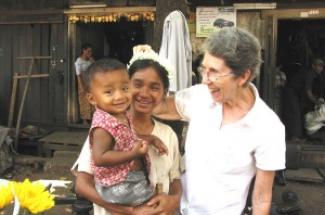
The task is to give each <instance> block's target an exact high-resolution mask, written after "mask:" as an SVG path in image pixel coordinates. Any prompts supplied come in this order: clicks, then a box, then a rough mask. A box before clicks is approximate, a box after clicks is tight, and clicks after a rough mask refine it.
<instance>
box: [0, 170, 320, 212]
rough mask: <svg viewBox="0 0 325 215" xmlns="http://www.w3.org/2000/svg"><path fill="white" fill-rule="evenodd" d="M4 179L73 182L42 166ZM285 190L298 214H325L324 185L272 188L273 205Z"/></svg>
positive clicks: (289, 183)
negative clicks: (292, 197)
mask: <svg viewBox="0 0 325 215" xmlns="http://www.w3.org/2000/svg"><path fill="white" fill-rule="evenodd" d="M6 177H10V178H12V180H23V179H24V178H29V179H31V180H38V179H60V180H73V179H74V177H73V175H72V174H66V175H61V174H57V172H55V171H54V172H53V171H47V172H46V171H43V168H42V166H38V165H16V167H15V169H14V170H13V171H12V172H11V173H10V174H7V175H6ZM286 190H291V191H294V192H295V193H296V194H297V195H298V198H299V205H300V207H301V209H302V212H301V213H300V214H304V215H323V214H325V184H324V183H318V184H315V183H301V182H300V183H299V182H293V181H287V184H286V185H285V186H279V185H275V186H274V191H273V202H274V203H275V204H281V203H282V197H281V195H282V193H283V192H284V191H286ZM57 192H58V194H59V195H61V196H62V195H67V196H72V195H73V193H72V192H71V188H69V189H65V190H64V189H63V190H59V191H57ZM11 214H12V209H11V208H10V207H7V208H6V210H5V211H2V212H0V215H11ZM65 214H67V215H68V214H74V212H73V210H72V207H71V205H56V206H55V207H54V208H53V209H51V210H49V211H47V212H46V215H65Z"/></svg>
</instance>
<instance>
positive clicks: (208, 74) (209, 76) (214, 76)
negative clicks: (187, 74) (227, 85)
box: [197, 66, 234, 81]
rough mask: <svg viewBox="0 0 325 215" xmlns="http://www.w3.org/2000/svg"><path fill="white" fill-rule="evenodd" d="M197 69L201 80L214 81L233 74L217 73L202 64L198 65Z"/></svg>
mask: <svg viewBox="0 0 325 215" xmlns="http://www.w3.org/2000/svg"><path fill="white" fill-rule="evenodd" d="M197 71H198V72H199V73H200V74H201V76H202V79H203V81H207V80H209V81H216V80H218V79H220V78H222V77H226V76H230V75H234V74H233V73H232V72H229V73H226V74H219V73H217V72H215V71H211V70H207V69H206V68H204V67H203V66H199V67H198V68H197Z"/></svg>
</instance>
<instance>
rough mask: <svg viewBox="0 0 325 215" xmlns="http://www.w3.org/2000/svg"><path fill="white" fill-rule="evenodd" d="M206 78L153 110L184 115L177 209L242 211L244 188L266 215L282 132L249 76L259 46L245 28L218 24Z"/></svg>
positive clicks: (204, 67) (187, 214)
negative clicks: (182, 166) (185, 127)
mask: <svg viewBox="0 0 325 215" xmlns="http://www.w3.org/2000/svg"><path fill="white" fill-rule="evenodd" d="M204 51H205V53H204V58H203V61H202V64H201V66H200V68H199V70H200V72H201V75H202V77H203V80H202V82H203V84H201V85H195V86H193V87H190V88H188V89H184V90H181V91H179V92H177V93H176V95H175V97H170V98H168V99H167V101H166V104H165V105H161V106H159V107H158V108H157V109H156V110H155V113H156V115H157V116H158V117H161V118H165V119H183V120H186V121H189V128H188V133H187V137H186V143H185V168H186V172H185V174H184V175H183V176H182V186H183V195H182V199H181V212H182V214H184V215H191V214H232V215H236V214H241V213H242V211H243V209H244V207H245V203H246V199H247V194H248V188H249V186H250V183H251V181H252V178H253V177H254V176H256V180H255V184H254V189H253V198H252V203H253V214H258V215H263V214H265V215H266V214H269V210H270V205H271V199H272V185H273V179H274V171H275V170H279V169H284V168H285V131H284V126H283V124H282V123H281V122H280V120H279V118H278V116H277V115H276V114H275V113H274V112H273V111H272V110H271V109H270V108H269V107H268V106H267V105H266V104H265V103H264V102H263V100H262V99H261V98H260V97H259V94H258V91H257V89H256V87H255V86H254V85H253V84H252V83H251V81H252V80H253V79H254V77H256V75H257V73H258V71H259V66H260V63H261V57H260V51H261V47H260V44H259V42H258V40H257V39H256V38H255V37H254V36H253V35H252V34H250V33H249V32H247V31H245V30H242V29H239V28H234V27H232V28H223V29H222V30H220V31H218V32H216V33H214V34H212V35H211V36H210V37H209V38H207V40H206V41H205V45H204Z"/></svg>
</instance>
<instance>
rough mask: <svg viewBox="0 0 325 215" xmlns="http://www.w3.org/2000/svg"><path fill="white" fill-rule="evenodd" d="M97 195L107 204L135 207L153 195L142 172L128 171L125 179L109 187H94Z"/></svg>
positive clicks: (97, 185)
mask: <svg viewBox="0 0 325 215" xmlns="http://www.w3.org/2000/svg"><path fill="white" fill-rule="evenodd" d="M95 187H96V190H97V192H98V194H99V195H100V196H101V197H102V198H103V199H104V200H105V201H106V202H109V203H113V204H122V205H129V206H137V205H141V204H143V203H145V202H146V201H148V200H149V199H150V198H151V197H152V196H153V195H154V189H153V187H152V186H150V184H149V182H148V180H147V177H146V175H145V173H144V172H143V171H130V172H129V173H128V175H127V177H126V179H125V180H124V181H123V182H121V183H118V184H116V185H112V186H110V187H105V186H101V185H99V184H98V183H96V185H95Z"/></svg>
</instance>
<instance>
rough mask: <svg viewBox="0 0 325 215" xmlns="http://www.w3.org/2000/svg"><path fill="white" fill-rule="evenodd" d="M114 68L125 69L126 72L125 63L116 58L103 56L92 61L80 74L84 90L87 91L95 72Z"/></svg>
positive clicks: (113, 69)
mask: <svg viewBox="0 0 325 215" xmlns="http://www.w3.org/2000/svg"><path fill="white" fill-rule="evenodd" d="M116 70H125V72H127V69H126V65H125V64H123V63H122V62H121V61H119V60H117V59H113V58H104V59H100V60H98V61H96V62H94V63H93V64H91V65H90V66H89V67H88V69H87V70H86V71H85V72H84V73H83V74H82V75H81V76H82V80H83V82H84V85H85V86H84V87H85V90H86V91H87V92H89V88H90V82H91V81H92V80H93V79H94V77H95V75H96V74H98V73H106V72H111V71H116Z"/></svg>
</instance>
